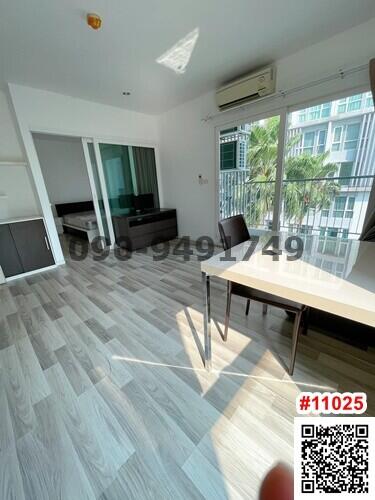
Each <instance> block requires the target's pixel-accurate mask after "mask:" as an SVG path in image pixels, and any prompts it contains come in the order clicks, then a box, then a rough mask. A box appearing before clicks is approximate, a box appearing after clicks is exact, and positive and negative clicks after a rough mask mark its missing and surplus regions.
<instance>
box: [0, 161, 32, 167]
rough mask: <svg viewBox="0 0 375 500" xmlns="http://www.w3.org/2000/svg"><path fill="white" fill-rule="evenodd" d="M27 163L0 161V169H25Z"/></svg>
mask: <svg viewBox="0 0 375 500" xmlns="http://www.w3.org/2000/svg"><path fill="white" fill-rule="evenodd" d="M26 166H27V163H26V162H25V161H11V160H10V161H5V160H1V161H0V167H26Z"/></svg>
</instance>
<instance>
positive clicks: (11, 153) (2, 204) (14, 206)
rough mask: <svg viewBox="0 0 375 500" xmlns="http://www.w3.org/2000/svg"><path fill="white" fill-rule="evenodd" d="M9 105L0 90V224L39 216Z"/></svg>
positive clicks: (6, 97) (28, 171)
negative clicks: (13, 219)
mask: <svg viewBox="0 0 375 500" xmlns="http://www.w3.org/2000/svg"><path fill="white" fill-rule="evenodd" d="M9 101H10V99H9V96H8V94H7V93H6V92H4V91H2V90H0V220H3V219H8V218H13V217H23V216H25V215H38V214H39V213H40V207H39V204H38V201H37V197H36V195H35V192H34V188H33V185H32V179H31V172H30V169H29V167H28V166H27V165H22V164H20V163H19V162H24V161H25V160H24V154H23V150H22V147H21V144H20V139H19V137H18V134H17V129H16V124H15V118H14V115H13V112H12V108H11V105H10V102H9ZM7 162H9V163H7Z"/></svg>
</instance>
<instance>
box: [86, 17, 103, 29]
mask: <svg viewBox="0 0 375 500" xmlns="http://www.w3.org/2000/svg"><path fill="white" fill-rule="evenodd" d="M87 24H88V25H89V26H90V27H91V28H92V29H93V30H98V29H99V28H100V27H101V25H102V19H101V17H100V16H99V15H98V14H93V13H89V14H87Z"/></svg>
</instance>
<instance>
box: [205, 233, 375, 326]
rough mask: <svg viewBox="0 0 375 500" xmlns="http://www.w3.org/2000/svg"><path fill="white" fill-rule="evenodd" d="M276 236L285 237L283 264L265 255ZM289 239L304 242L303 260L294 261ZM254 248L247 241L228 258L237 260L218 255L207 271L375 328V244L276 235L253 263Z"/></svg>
mask: <svg viewBox="0 0 375 500" xmlns="http://www.w3.org/2000/svg"><path fill="white" fill-rule="evenodd" d="M271 236H274V237H277V238H279V242H280V244H279V249H280V250H282V254H281V255H279V256H278V257H279V260H278V261H277V260H274V256H272V255H264V254H263V253H262V249H264V248H265V245H266V244H267V242H268V241H269V240H270V238H271ZM289 237H294V238H295V237H299V238H301V239H302V241H303V252H302V255H301V257H300V258H299V259H298V260H289V259H290V257H293V253H289V252H287V251H286V250H285V244H288V242H287V238H289ZM296 244H297V242H295V241H293V242H292V246H293V245H294V246H295V245H296ZM250 245H251V241H247V242H245V243H242V244H240V245H237V246H236V247H234V248H232V249H231V251H230V254H228V255H230V256H231V258H232V260H229V259H228V258H226V254H225V252H221V253H219V254H217V255H214V256H213V257H211V258H210V259H208V260H205V261H203V262H202V263H201V270H202V271H203V272H205V273H207V274H208V275H211V276H219V277H220V278H223V279H226V280H229V281H233V282H236V283H240V284H242V285H247V286H250V287H253V288H256V289H258V290H262V291H264V292H268V293H271V294H274V295H277V296H279V297H283V298H286V299H290V300H293V301H295V302H299V303H302V304H305V305H307V306H311V307H315V308H317V309H321V310H324V311H327V312H331V313H333V314H337V315H338V316H342V317H344V318H348V319H352V320H354V321H358V322H360V323H364V324H366V325H370V326H373V327H374V326H375V243H370V242H363V241H357V240H344V239H336V238H328V237H323V238H321V237H319V236H305V235H295V234H294V235H292V234H288V233H283V232H279V233H274V232H272V233H271V232H270V233H267V234H265V235H262V236H261V237H260V240H259V242H258V244H257V245H256V248H255V250H254V252H253V254H252V255H251V257H250V258H248V256H247V255H248V254H249V251H250V250H249V249H250ZM271 248H272V246H271ZM268 250H270V248H268ZM288 257H289V259H288Z"/></svg>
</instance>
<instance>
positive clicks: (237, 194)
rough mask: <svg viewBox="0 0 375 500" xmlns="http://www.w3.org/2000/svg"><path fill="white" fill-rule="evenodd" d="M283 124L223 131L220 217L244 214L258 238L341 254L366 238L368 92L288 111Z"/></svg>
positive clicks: (373, 129) (374, 118) (374, 172)
mask: <svg viewBox="0 0 375 500" xmlns="http://www.w3.org/2000/svg"><path fill="white" fill-rule="evenodd" d="M280 120H281V118H280V116H275V117H271V118H266V119H264V120H258V121H257V122H253V123H247V124H242V125H240V126H237V127H232V128H230V129H224V130H221V131H220V136H219V140H220V173H219V181H220V182H219V211H220V218H225V217H229V216H231V215H236V214H239V213H243V214H244V215H245V218H246V221H247V223H248V225H249V227H250V228H251V229H253V231H254V230H263V231H264V230H270V229H272V228H273V229H276V228H277V229H281V230H285V231H292V232H295V233H298V234H304V235H309V234H311V235H313V234H315V235H319V238H320V239H321V240H322V243H321V245H320V246H321V247H322V248H324V249H328V251H330V252H335V251H336V250H337V252H342V251H343V250H342V248H343V243H345V240H347V239H358V238H359V236H360V234H361V231H362V227H363V223H364V218H365V214H366V210H367V204H368V200H369V196H370V191H371V188H372V185H373V181H374V176H375V113H374V106H373V101H372V96H371V93H370V92H367V93H362V94H356V95H352V96H348V97H346V98H343V99H338V100H333V101H329V102H324V103H322V104H319V105H316V106H311V107H307V108H303V109H298V110H296V111H293V112H289V113H288V114H287V118H286V123H285V122H284V124H285V127H281V121H280ZM280 129H282V130H283V131H284V129H285V133H284V134H283V137H282V141H283V144H282V146H283V147H282V149H283V151H282V153H283V155H284V161H283V162H280V158H283V156H281V157H280V145H279V141H280V139H279V136H280ZM278 160H279V161H278ZM280 163H282V165H281V171H280ZM278 169H279V170H278ZM328 240H329V241H328ZM331 240H334V241H333V242H332V241H331ZM342 240H344V241H342ZM327 241H328V243H327Z"/></svg>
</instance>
